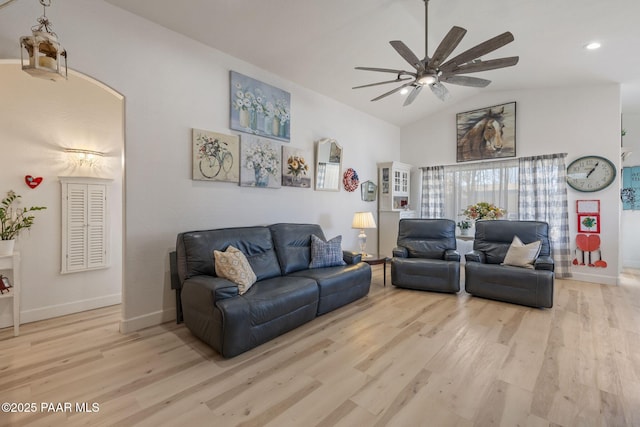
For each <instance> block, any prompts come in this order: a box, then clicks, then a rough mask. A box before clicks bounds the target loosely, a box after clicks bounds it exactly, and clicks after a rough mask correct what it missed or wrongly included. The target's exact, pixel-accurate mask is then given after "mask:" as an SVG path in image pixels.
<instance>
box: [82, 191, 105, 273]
mask: <svg viewBox="0 0 640 427" xmlns="http://www.w3.org/2000/svg"><path fill="white" fill-rule="evenodd" d="M87 187H88V188H87V201H88V203H87V224H88V227H87V229H88V232H87V236H88V239H87V268H98V267H103V266H105V265H106V263H107V247H106V228H107V227H106V225H107V224H106V212H107V206H106V205H107V200H106V187H105V186H104V185H89V186H87Z"/></svg>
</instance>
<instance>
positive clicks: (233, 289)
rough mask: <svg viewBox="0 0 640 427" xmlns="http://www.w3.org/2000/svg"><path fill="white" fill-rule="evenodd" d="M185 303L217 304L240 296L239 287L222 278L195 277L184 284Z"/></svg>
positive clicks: (183, 296)
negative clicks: (206, 302) (207, 302)
mask: <svg viewBox="0 0 640 427" xmlns="http://www.w3.org/2000/svg"><path fill="white" fill-rule="evenodd" d="M182 289H183V292H182V300H183V303H191V304H195V305H199V304H201V303H202V302H204V301H209V302H210V303H211V304H215V303H216V302H217V301H221V300H224V299H228V298H233V297H235V296H238V295H240V293H239V290H238V285H236V284H235V283H233V282H231V281H229V280H227V279H222V278H220V277H214V276H205V275H202V276H194V277H191V278H189V279H187V280H185V281H184V283H183V284H182Z"/></svg>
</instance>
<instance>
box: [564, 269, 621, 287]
mask: <svg viewBox="0 0 640 427" xmlns="http://www.w3.org/2000/svg"><path fill="white" fill-rule="evenodd" d="M570 279H571V280H578V281H580V282H589V283H598V284H601V285H617V284H618V278H617V277H616V276H604V275H601V274H589V273H576V272H575V271H573V272H572V277H570Z"/></svg>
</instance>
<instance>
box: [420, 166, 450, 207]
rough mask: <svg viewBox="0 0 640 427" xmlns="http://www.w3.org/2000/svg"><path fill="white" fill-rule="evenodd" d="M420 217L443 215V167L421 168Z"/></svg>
mask: <svg viewBox="0 0 640 427" xmlns="http://www.w3.org/2000/svg"><path fill="white" fill-rule="evenodd" d="M420 217H421V218H443V217H444V167H443V166H429V167H426V168H422V203H421V205H420Z"/></svg>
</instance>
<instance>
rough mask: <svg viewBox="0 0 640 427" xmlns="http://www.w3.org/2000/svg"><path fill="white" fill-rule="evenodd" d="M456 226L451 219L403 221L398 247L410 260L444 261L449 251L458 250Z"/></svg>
mask: <svg viewBox="0 0 640 427" xmlns="http://www.w3.org/2000/svg"><path fill="white" fill-rule="evenodd" d="M455 231H456V224H455V222H453V221H452V220H450V219H401V220H400V223H399V225H398V247H403V248H406V250H407V255H408V257H409V258H431V259H444V255H445V252H446V251H447V250H448V249H453V250H455V249H456V236H455V235H456V233H455Z"/></svg>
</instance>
